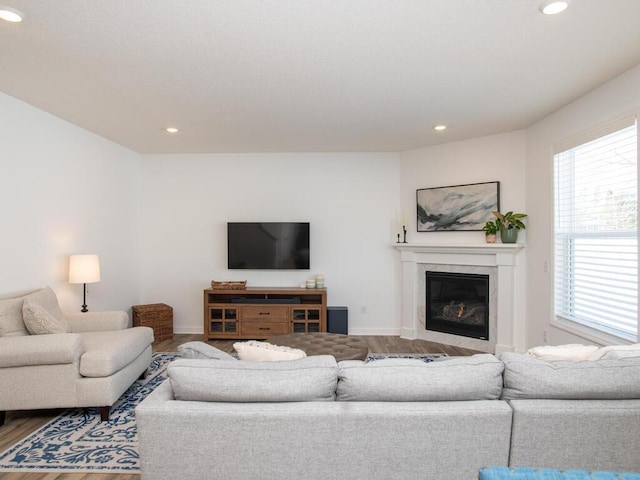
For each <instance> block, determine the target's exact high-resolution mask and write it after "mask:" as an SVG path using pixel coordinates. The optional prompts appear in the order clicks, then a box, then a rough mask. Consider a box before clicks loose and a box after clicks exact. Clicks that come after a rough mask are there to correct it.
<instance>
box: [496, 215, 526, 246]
mask: <svg viewBox="0 0 640 480" xmlns="http://www.w3.org/2000/svg"><path fill="white" fill-rule="evenodd" d="M492 213H493V215H494V216H495V217H496V220H495V223H496V225H497V226H498V231H499V232H500V239H501V240H502V243H516V240H517V239H518V230H521V229H525V228H527V227H526V226H525V225H524V223H523V222H522V219H523V218H525V217H526V216H527V214H526V213H513V212H507V213H504V214H503V213H500V212H492Z"/></svg>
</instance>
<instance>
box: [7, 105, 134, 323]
mask: <svg viewBox="0 0 640 480" xmlns="http://www.w3.org/2000/svg"><path fill="white" fill-rule="evenodd" d="M0 145H2V149H1V151H0V225H1V226H2V234H1V235H0V269H1V271H2V275H1V276H0V293H10V292H16V291H20V290H26V289H31V288H38V287H41V286H45V285H49V286H51V287H52V288H53V289H54V290H55V291H56V293H57V294H58V298H59V301H60V304H61V306H62V308H63V309H64V310H70V311H79V310H80V305H81V304H82V286H81V285H70V284H68V283H67V272H68V257H69V255H70V254H76V253H97V254H99V255H100V261H101V267H102V281H101V282H100V283H95V284H91V285H89V287H90V293H89V295H88V298H87V303H88V305H89V309H90V310H105V309H123V310H128V309H129V308H130V307H131V305H132V304H133V303H134V302H136V301H137V300H138V298H139V297H138V294H139V292H138V278H137V265H136V258H135V221H136V205H137V200H136V198H137V190H138V189H137V184H138V172H139V170H138V167H139V158H140V157H139V155H138V154H136V153H134V152H132V151H130V150H127V149H125V148H123V147H121V146H118V145H116V144H115V143H113V142H110V141H108V140H105V139H104V138H101V137H98V136H96V135H93V134H91V133H89V132H87V131H86V130H83V129H81V128H79V127H76V126H74V125H71V124H70V123H67V122H65V121H63V120H60V119H58V118H56V117H54V116H52V115H49V114H48V113H45V112H43V111H42V110H38V109H36V108H34V107H32V106H29V105H27V104H25V103H23V102H21V101H19V100H16V99H14V98H12V97H10V96H8V95H5V94H2V93H0Z"/></svg>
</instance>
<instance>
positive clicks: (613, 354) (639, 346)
mask: <svg viewBox="0 0 640 480" xmlns="http://www.w3.org/2000/svg"><path fill="white" fill-rule="evenodd" d="M628 357H640V343H634V344H633V345H612V346H610V347H602V348H600V349H598V350H597V351H596V352H594V353H593V354H591V356H590V357H589V360H619V359H621V358H628Z"/></svg>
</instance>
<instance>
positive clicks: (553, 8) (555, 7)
mask: <svg viewBox="0 0 640 480" xmlns="http://www.w3.org/2000/svg"><path fill="white" fill-rule="evenodd" d="M568 6H569V1H568V0H564V1H558V0H547V1H546V2H542V3H541V4H540V11H541V12H542V13H544V14H545V15H556V14H558V13H562V12H564V11H565V10H566V9H567V7H568Z"/></svg>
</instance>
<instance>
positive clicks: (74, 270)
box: [69, 255, 100, 312]
mask: <svg viewBox="0 0 640 480" xmlns="http://www.w3.org/2000/svg"><path fill="white" fill-rule="evenodd" d="M99 281H100V260H99V259H98V255H71V256H70V257H69V283H82V309H81V310H80V311H81V312H88V311H89V309H88V308H87V283H95V282H99Z"/></svg>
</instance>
